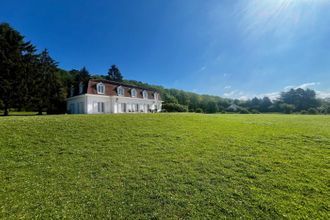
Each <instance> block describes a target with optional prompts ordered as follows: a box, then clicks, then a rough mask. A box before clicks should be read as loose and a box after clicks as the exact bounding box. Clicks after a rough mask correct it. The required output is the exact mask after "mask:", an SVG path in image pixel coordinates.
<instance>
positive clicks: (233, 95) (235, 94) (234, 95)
mask: <svg viewBox="0 0 330 220" xmlns="http://www.w3.org/2000/svg"><path fill="white" fill-rule="evenodd" d="M223 96H224V97H225V98H230V99H241V100H247V99H249V96H248V95H247V94H246V93H245V92H243V91H240V90H232V91H229V92H225V93H224V94H223Z"/></svg>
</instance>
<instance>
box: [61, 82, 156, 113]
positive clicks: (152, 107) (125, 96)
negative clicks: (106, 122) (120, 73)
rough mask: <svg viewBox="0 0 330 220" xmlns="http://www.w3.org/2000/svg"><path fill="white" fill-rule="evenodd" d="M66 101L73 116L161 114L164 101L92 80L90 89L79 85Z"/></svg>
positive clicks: (148, 93) (132, 88)
mask: <svg viewBox="0 0 330 220" xmlns="http://www.w3.org/2000/svg"><path fill="white" fill-rule="evenodd" d="M76 90H77V93H76V94H75V88H74V87H72V88H71V91H70V94H71V97H69V98H68V99H67V111H68V113H70V114H109V113H134V112H136V113H137V112H139V113H148V112H160V111H161V108H162V101H161V99H160V95H159V93H158V92H157V91H155V90H151V89H147V88H142V87H138V86H132V85H127V84H123V83H119V82H113V81H108V80H89V82H88V85H87V88H84V85H83V83H82V82H81V83H79V85H78V88H77V89H76Z"/></svg>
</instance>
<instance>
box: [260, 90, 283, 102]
mask: <svg viewBox="0 0 330 220" xmlns="http://www.w3.org/2000/svg"><path fill="white" fill-rule="evenodd" d="M280 94H281V92H270V93H265V94H260V95H257V97H258V98H263V97H265V96H267V97H268V98H270V100H276V99H277V98H279V97H280Z"/></svg>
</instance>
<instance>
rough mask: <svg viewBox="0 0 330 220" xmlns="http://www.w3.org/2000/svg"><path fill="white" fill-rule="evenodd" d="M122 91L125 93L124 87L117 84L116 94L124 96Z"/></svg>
mask: <svg viewBox="0 0 330 220" xmlns="http://www.w3.org/2000/svg"><path fill="white" fill-rule="evenodd" d="M124 93H125V90H124V88H123V87H122V86H119V87H118V88H117V94H118V96H124Z"/></svg>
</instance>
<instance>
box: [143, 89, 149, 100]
mask: <svg viewBox="0 0 330 220" xmlns="http://www.w3.org/2000/svg"><path fill="white" fill-rule="evenodd" d="M142 95H143V98H144V99H147V98H148V92H147V91H146V90H143V92H142Z"/></svg>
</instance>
